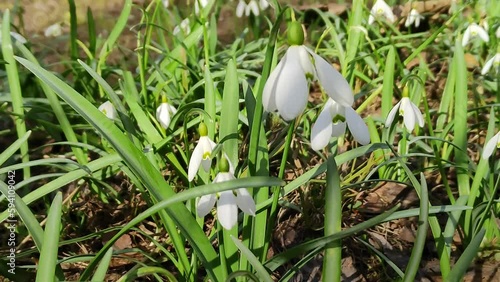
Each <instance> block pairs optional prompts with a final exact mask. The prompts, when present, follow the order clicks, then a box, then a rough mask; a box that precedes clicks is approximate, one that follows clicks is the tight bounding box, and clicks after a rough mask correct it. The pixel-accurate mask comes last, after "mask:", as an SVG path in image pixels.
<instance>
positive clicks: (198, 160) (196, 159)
mask: <svg viewBox="0 0 500 282" xmlns="http://www.w3.org/2000/svg"><path fill="white" fill-rule="evenodd" d="M198 132H199V133H200V139H199V140H198V144H196V147H194V151H193V154H192V155H191V159H190V160H189V166H188V180H189V181H193V179H194V177H195V176H196V174H197V173H198V169H200V165H201V166H202V167H203V169H204V170H205V171H206V172H209V171H210V166H211V165H212V159H211V158H210V155H212V150H213V149H214V148H215V146H216V144H215V142H214V141H212V140H210V138H209V137H208V136H207V134H208V129H207V126H206V125H205V124H204V123H203V122H202V123H200V125H199V127H198Z"/></svg>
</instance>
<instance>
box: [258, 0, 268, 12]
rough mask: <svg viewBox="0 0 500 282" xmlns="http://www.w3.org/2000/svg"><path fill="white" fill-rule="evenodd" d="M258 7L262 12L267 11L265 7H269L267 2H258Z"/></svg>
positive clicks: (261, 0)
mask: <svg viewBox="0 0 500 282" xmlns="http://www.w3.org/2000/svg"><path fill="white" fill-rule="evenodd" d="M259 6H260V8H261V9H262V10H265V9H267V7H269V2H267V0H260V1H259Z"/></svg>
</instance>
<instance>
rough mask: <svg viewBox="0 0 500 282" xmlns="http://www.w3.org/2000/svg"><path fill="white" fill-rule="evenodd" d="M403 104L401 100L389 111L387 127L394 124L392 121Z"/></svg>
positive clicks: (386, 121)
mask: <svg viewBox="0 0 500 282" xmlns="http://www.w3.org/2000/svg"><path fill="white" fill-rule="evenodd" d="M400 105H401V101H399V102H398V103H397V104H396V105H395V106H394V107H393V108H392V109H391V111H390V112H389V114H388V115H387V119H386V120H385V127H390V126H391V125H392V122H394V118H395V117H396V114H397V113H398V112H399V107H400Z"/></svg>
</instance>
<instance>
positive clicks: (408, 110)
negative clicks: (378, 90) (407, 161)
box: [400, 97, 415, 132]
mask: <svg viewBox="0 0 500 282" xmlns="http://www.w3.org/2000/svg"><path fill="white" fill-rule="evenodd" d="M401 111H403V122H404V124H405V127H406V129H408V131H409V132H412V131H413V129H414V128H415V113H414V111H413V107H412V106H411V101H410V99H409V98H408V97H403V99H401V109H400V112H401Z"/></svg>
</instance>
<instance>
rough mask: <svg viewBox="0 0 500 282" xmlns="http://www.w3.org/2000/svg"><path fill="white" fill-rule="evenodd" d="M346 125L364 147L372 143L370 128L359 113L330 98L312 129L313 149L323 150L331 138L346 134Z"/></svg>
mask: <svg viewBox="0 0 500 282" xmlns="http://www.w3.org/2000/svg"><path fill="white" fill-rule="evenodd" d="M346 124H347V126H348V127H349V130H350V131H351V133H352V136H353V137H354V139H355V140H356V141H358V142H359V143H360V144H362V145H367V144H368V143H370V134H369V131H368V127H367V126H366V124H365V122H364V121H363V119H362V118H361V117H360V116H359V115H358V113H356V111H355V110H354V109H353V108H351V107H344V106H342V105H340V104H339V103H337V102H335V101H334V100H332V99H331V98H329V99H328V101H326V104H325V107H324V108H323V110H322V111H321V113H320V114H319V116H318V119H317V120H316V122H315V123H314V125H313V127H312V129H311V148H312V149H313V150H315V151H319V150H321V149H323V148H324V147H325V146H326V145H328V143H329V141H330V138H331V137H339V136H341V135H343V134H344V133H345V129H346Z"/></svg>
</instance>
